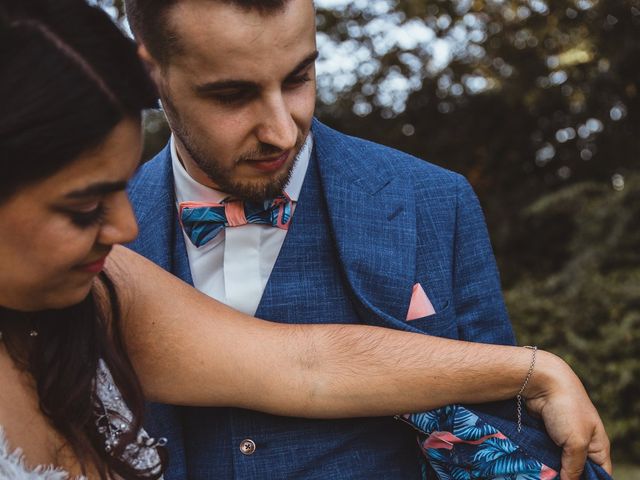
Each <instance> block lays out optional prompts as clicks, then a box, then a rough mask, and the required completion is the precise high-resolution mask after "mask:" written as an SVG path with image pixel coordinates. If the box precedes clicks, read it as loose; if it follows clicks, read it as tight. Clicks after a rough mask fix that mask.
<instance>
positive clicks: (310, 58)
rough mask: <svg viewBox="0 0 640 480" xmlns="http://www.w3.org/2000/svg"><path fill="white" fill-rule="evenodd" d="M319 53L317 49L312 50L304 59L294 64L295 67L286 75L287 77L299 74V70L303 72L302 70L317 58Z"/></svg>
mask: <svg viewBox="0 0 640 480" xmlns="http://www.w3.org/2000/svg"><path fill="white" fill-rule="evenodd" d="M319 55H320V53H319V52H318V51H317V50H316V51H314V52H313V53H312V54H310V55H308V56H307V57H306V58H305V59H304V60H302V61H301V62H300V63H299V64H298V65H296V68H294V69H293V70H292V71H291V73H289V75H287V78H289V77H295V76H296V75H299V74H300V72H303V71H304V70H306V69H307V68H309V65H311V64H312V63H313V62H315V61H316V60H317V59H318V56H319Z"/></svg>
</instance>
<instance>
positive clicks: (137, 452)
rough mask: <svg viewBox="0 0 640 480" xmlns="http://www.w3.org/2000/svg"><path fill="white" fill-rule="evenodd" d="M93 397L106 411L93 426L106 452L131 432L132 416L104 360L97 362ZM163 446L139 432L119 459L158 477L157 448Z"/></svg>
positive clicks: (159, 465) (162, 443) (159, 466)
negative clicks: (103, 438)
mask: <svg viewBox="0 0 640 480" xmlns="http://www.w3.org/2000/svg"><path fill="white" fill-rule="evenodd" d="M96 394H97V395H98V398H100V400H101V401H102V405H103V407H104V410H105V412H104V414H103V415H100V417H99V418H98V421H97V422H96V425H97V428H98V431H100V433H102V434H103V435H104V437H105V447H106V448H107V452H109V451H110V450H111V448H112V447H115V446H116V445H117V443H118V440H119V436H120V435H121V434H122V433H124V432H126V431H129V430H130V429H131V422H132V421H133V414H132V413H131V410H129V407H127V405H126V404H125V403H124V400H123V399H122V394H121V393H120V391H119V390H118V387H116V384H115V382H114V381H113V377H112V376H111V372H110V371H109V368H108V367H107V364H106V363H105V362H104V361H103V360H100V361H99V363H98V374H97V384H96ZM165 443H166V439H164V438H161V439H159V440H156V439H154V438H152V437H150V436H149V434H147V432H146V431H145V430H144V429H140V431H139V432H138V435H137V438H136V443H135V444H132V443H130V444H129V445H127V446H126V447H125V449H124V451H123V452H122V460H124V461H125V462H127V463H128V464H129V465H131V466H132V467H133V468H135V469H136V470H150V471H151V472H152V473H153V474H156V475H157V474H159V473H160V469H161V467H162V464H161V462H160V455H159V454H158V450H157V446H158V445H160V446H162V445H164V444H165Z"/></svg>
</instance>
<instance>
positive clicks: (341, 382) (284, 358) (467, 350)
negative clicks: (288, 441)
mask: <svg viewBox="0 0 640 480" xmlns="http://www.w3.org/2000/svg"><path fill="white" fill-rule="evenodd" d="M107 272H108V274H109V276H110V277H111V278H112V280H113V281H114V282H115V284H116V288H117V291H118V294H119V297H120V302H121V304H122V311H123V319H122V329H123V335H124V338H125V343H126V346H127V349H128V351H129V354H130V356H131V359H132V362H133V365H134V368H135V369H136V372H137V373H138V375H139V377H140V380H141V383H142V386H143V389H144V391H145V394H146V395H147V397H148V398H149V399H150V400H153V401H159V402H163V403H172V404H182V405H209V406H231V405H233V406H236V407H242V408H250V409H253V410H261V411H265V412H269V413H273V414H278V415H291V416H299V417H318V418H337V417H355V416H373V415H390V414H394V413H398V412H412V411H421V410H427V409H431V408H436V407H440V406H443V405H447V404H450V403H479V402H487V401H493V400H502V399H508V398H512V397H514V396H515V395H516V393H517V392H518V390H519V388H520V387H521V385H522V382H523V380H524V377H525V375H526V372H527V370H528V368H529V365H530V362H531V352H530V351H529V350H527V349H523V348H519V347H508V346H495V345H485V344H474V343H468V342H462V341H454V340H448V339H442V338H437V337H430V336H426V335H420V334H413V333H407V332H401V331H396V330H391V329H384V328H378V327H368V326H363V325H304V324H300V325H288V324H279V323H273V322H267V321H263V320H257V319H255V318H253V317H249V316H247V315H244V314H241V313H239V312H237V311H235V310H233V309H230V308H228V307H226V306H225V305H223V304H221V303H219V302H216V301H215V300H213V299H211V298H209V297H207V296H205V295H203V294H201V293H199V292H197V291H196V290H195V289H193V288H191V287H190V286H188V285H186V284H185V283H183V282H181V281H180V280H178V279H176V278H175V277H173V276H171V275H170V274H168V273H166V272H165V271H163V270H162V269H160V268H159V267H157V266H155V265H154V264H152V263H151V262H149V261H147V260H145V259H144V258H142V257H140V256H139V255H137V254H135V253H133V252H131V251H129V250H127V249H125V248H123V247H116V248H115V249H114V251H113V253H112V255H110V257H109V262H108V265H107ZM302 320H304V319H302ZM526 394H527V396H528V397H529V398H530V402H529V404H530V406H531V407H533V408H534V409H535V410H536V411H537V412H538V413H540V414H541V415H542V416H543V419H544V420H545V423H546V424H547V427H548V428H549V431H550V433H551V435H552V436H553V438H554V440H555V441H556V442H557V443H559V444H560V445H561V446H563V447H565V451H566V452H568V454H569V457H567V460H566V462H569V466H571V468H573V469H574V470H577V469H579V466H578V464H579V463H580V459H582V460H584V457H585V456H586V454H587V449H588V448H591V450H590V452H593V451H596V450H597V452H598V453H596V454H593V455H594V456H597V455H600V456H601V457H602V458H604V460H603V459H602V458H599V459H598V458H596V461H598V460H600V461H599V463H604V464H606V463H607V462H608V440H607V437H606V434H605V433H604V429H603V428H602V423H601V421H600V419H599V417H598V415H597V412H596V411H595V409H594V407H593V405H592V404H591V402H590V401H589V398H588V396H587V394H586V392H585V391H584V388H583V387H582V384H581V383H580V381H579V380H578V378H577V377H576V376H575V375H574V374H573V372H572V371H571V369H570V368H569V367H568V366H567V365H566V364H565V363H564V362H563V361H562V360H560V359H559V358H557V357H555V356H554V355H552V354H549V353H547V352H539V354H538V360H537V363H536V369H535V372H534V375H533V377H532V379H531V383H530V386H529V387H528V391H527V392H526ZM566 462H563V465H564V466H565V467H566V468H568V467H567V463H566ZM582 463H584V462H582ZM566 478H574V477H566Z"/></svg>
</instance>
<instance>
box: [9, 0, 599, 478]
mask: <svg viewBox="0 0 640 480" xmlns="http://www.w3.org/2000/svg"><path fill="white" fill-rule="evenodd" d="M0 71H1V72H2V73H1V75H0V105H2V107H1V108H2V109H1V111H0V171H1V174H0V262H1V263H0V478H2V479H23V478H27V479H31V478H33V479H49V480H54V479H55V480H59V479H63V478H64V479H66V478H75V477H80V476H81V475H84V476H87V477H89V478H100V479H108V478H127V479H129V478H135V479H138V478H150V479H151V478H161V475H162V469H163V462H164V458H163V453H162V444H163V440H162V439H152V438H149V437H148V436H147V435H146V434H145V433H144V431H143V430H142V429H141V419H142V413H143V412H142V411H143V405H144V399H145V398H146V399H148V400H152V401H160V402H163V403H175V404H188V405H212V406H228V405H234V406H239V407H244V408H251V409H256V410H263V411H266V412H270V413H275V414H280V415H295V416H307V417H318V418H337V417H348V416H364V415H367V416H371V415H389V414H393V413H397V412H404V411H418V410H424V409H429V408H435V407H438V406H442V405H446V404H449V403H454V402H483V401H492V400H498V399H506V398H511V397H514V396H515V395H516V393H518V391H519V389H520V387H521V386H522V382H523V379H524V378H525V376H526V373H527V370H528V369H529V367H530V364H531V363H530V362H531V354H530V352H529V351H528V350H524V349H521V348H518V347H499V346H490V345H474V344H467V343H464V342H455V341H450V340H445V339H439V338H432V337H427V336H423V335H416V334H410V333H404V332H397V331H391V330H385V329H380V328H374V327H365V326H345V325H281V324H275V323H270V322H265V321H261V320H257V319H254V318H251V317H247V316H246V315H243V314H240V313H238V312H235V311H233V310H231V309H229V308H227V307H225V306H224V305H221V304H219V303H217V302H216V301H214V300H212V299H210V298H208V297H205V296H203V295H201V294H199V293H197V292H196V291H194V290H193V289H191V288H190V287H188V286H187V285H185V284H183V283H181V282H180V281H178V280H176V279H174V278H172V277H171V276H170V275H168V274H167V273H165V272H164V271H162V270H160V269H159V268H158V267H156V266H154V265H152V264H151V263H149V262H147V261H146V260H144V259H143V258H141V257H139V256H137V255H135V254H134V253H132V252H130V251H128V250H126V249H125V248H123V247H119V246H117V244H120V243H126V242H127V241H130V240H131V239H132V238H133V237H134V236H135V234H136V225H135V220H134V218H133V215H132V212H131V209H130V205H129V203H128V200H127V197H126V193H125V191H124V188H125V185H126V182H127V180H128V178H129V177H130V176H131V175H132V174H133V173H134V171H135V169H136V167H137V165H138V163H139V157H140V151H141V143H142V142H141V128H140V112H141V111H142V110H143V109H144V108H149V107H153V106H154V105H155V103H156V95H155V92H154V89H153V86H152V84H151V82H150V81H149V79H148V78H147V75H146V72H145V71H144V68H143V67H142V66H141V64H140V62H139V60H138V58H137V55H136V48H135V45H133V43H132V42H131V41H130V40H128V39H126V38H125V37H124V36H123V35H122V34H121V33H120V32H119V31H118V29H117V27H115V25H114V24H113V23H112V22H111V21H110V19H109V18H108V16H107V15H106V14H104V12H102V11H101V10H100V9H97V8H95V7H91V6H88V5H87V4H85V3H84V1H82V0H50V1H47V0H13V1H11V0H0ZM107 256H108V257H109V258H108V259H107ZM525 393H526V395H527V397H528V400H527V402H528V406H529V407H530V408H531V409H533V410H534V411H536V412H538V413H540V414H541V415H542V417H543V419H544V420H545V422H546V423H547V426H548V427H549V431H550V434H551V435H552V436H553V437H554V439H555V440H556V442H557V443H558V444H560V445H562V446H563V447H564V448H565V451H566V452H567V457H566V459H565V460H566V461H565V463H564V466H565V467H566V471H565V475H566V476H565V478H577V477H576V472H578V471H579V469H580V465H581V462H582V463H583V462H584V458H585V457H586V455H587V452H588V453H589V455H590V456H591V457H592V458H593V459H594V460H596V461H597V462H598V463H600V464H602V465H605V467H607V468H610V464H609V451H608V440H607V437H606V434H605V432H604V429H603V427H602V423H601V422H600V419H599V417H598V415H597V413H596V411H595V409H594V408H593V405H592V404H591V403H590V401H589V399H588V396H587V395H586V393H585V392H584V389H583V387H582V385H581V384H580V382H579V380H578V379H577V377H575V375H574V374H573V372H571V370H570V369H569V368H568V367H567V366H566V364H565V363H564V362H562V360H560V359H558V358H557V357H555V356H553V355H551V354H547V353H546V352H538V358H537V363H536V366H535V374H534V375H533V376H532V377H531V378H530V382H529V384H528V386H527V390H526V392H525Z"/></svg>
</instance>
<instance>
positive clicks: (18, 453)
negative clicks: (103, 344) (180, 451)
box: [0, 360, 163, 480]
mask: <svg viewBox="0 0 640 480" xmlns="http://www.w3.org/2000/svg"><path fill="white" fill-rule="evenodd" d="M96 379H97V383H96V394H97V395H98V398H100V400H101V401H102V405H103V406H104V408H105V409H106V412H107V413H106V414H105V416H104V420H105V421H106V422H107V424H108V425H109V428H108V429H106V431H105V432H103V433H104V435H105V440H106V441H107V442H109V441H114V440H115V441H116V442H117V440H118V436H119V435H118V434H116V435H113V432H116V431H120V432H124V431H127V430H128V429H129V428H130V427H131V422H132V419H133V414H132V413H131V410H129V408H128V407H127V405H126V404H125V403H124V401H123V400H122V395H121V394H120V391H119V390H118V388H117V387H116V385H115V382H114V381H113V377H112V376H111V372H109V369H108V367H107V365H106V363H104V362H103V361H102V360H100V362H99V364H98V372H97V375H96ZM103 423H104V422H103ZM98 428H99V426H98ZM162 440H163V439H161V441H160V442H158V441H156V440H155V439H153V438H151V437H149V435H148V434H147V432H145V431H144V430H143V429H140V432H138V437H137V445H133V444H130V445H127V447H126V448H125V449H124V452H123V454H122V457H123V459H124V460H125V461H126V462H127V463H129V464H130V465H131V466H132V467H134V468H135V469H136V470H148V469H151V470H152V471H153V473H160V467H161V464H160V456H159V454H158V450H157V448H156V446H157V445H158V444H159V443H160V444H162ZM0 479H1V480H87V478H86V477H84V476H80V477H74V478H73V479H72V478H71V476H70V475H69V473H68V472H66V471H65V470H63V469H61V468H56V467H54V466H51V465H50V466H47V465H39V466H38V467H36V468H35V469H33V470H28V469H27V466H26V465H25V460H24V455H23V453H22V449H20V448H16V449H15V450H14V451H13V452H12V451H10V447H9V444H8V442H7V439H6V438H5V434H4V430H3V428H2V426H1V425H0ZM160 480H162V477H160Z"/></svg>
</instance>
